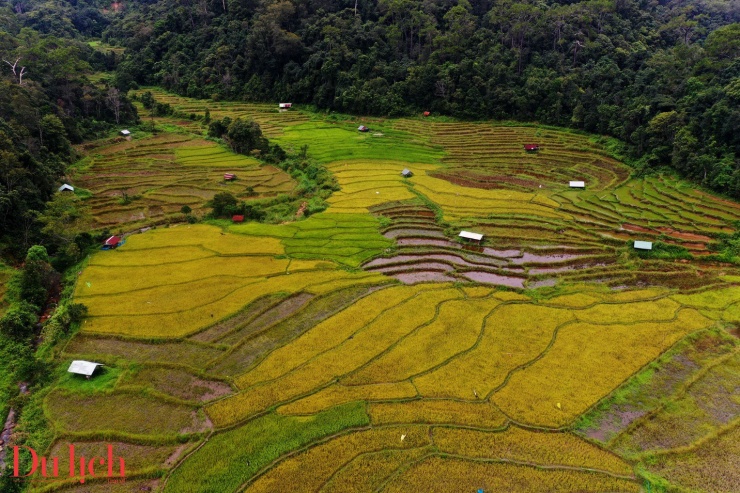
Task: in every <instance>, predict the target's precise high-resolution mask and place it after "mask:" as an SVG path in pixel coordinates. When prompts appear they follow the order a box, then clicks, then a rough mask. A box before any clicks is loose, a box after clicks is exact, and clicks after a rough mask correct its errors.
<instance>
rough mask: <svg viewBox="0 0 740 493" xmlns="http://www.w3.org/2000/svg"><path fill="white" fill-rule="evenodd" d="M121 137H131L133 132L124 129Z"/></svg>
mask: <svg viewBox="0 0 740 493" xmlns="http://www.w3.org/2000/svg"><path fill="white" fill-rule="evenodd" d="M121 135H123V136H125V137H128V136H129V135H131V132H129V131H128V130H126V129H124V130H121Z"/></svg>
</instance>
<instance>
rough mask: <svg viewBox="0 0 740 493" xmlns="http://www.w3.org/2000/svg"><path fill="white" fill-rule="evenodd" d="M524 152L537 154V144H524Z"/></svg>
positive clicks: (538, 147)
mask: <svg viewBox="0 0 740 493" xmlns="http://www.w3.org/2000/svg"><path fill="white" fill-rule="evenodd" d="M524 150H525V151H527V152H537V151H539V150H540V145H539V144H524Z"/></svg>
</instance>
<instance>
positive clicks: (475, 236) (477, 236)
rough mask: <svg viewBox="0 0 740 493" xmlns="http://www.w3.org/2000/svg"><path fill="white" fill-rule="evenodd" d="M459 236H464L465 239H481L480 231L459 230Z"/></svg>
mask: <svg viewBox="0 0 740 493" xmlns="http://www.w3.org/2000/svg"><path fill="white" fill-rule="evenodd" d="M459 236H460V238H465V239H466V240H474V241H481V240H483V235H482V234H480V233H471V232H470V231H460V235H459Z"/></svg>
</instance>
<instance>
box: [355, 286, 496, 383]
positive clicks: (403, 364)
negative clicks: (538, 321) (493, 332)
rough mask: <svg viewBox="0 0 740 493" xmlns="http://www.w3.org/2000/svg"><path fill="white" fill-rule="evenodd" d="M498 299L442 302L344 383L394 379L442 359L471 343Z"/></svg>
mask: <svg viewBox="0 0 740 493" xmlns="http://www.w3.org/2000/svg"><path fill="white" fill-rule="evenodd" d="M500 303H501V302H500V301H499V300H496V299H491V298H487V299H474V300H453V301H450V302H447V303H445V304H444V305H442V306H441V307H440V310H439V314H438V315H437V318H436V319H435V320H434V321H433V322H432V323H431V324H429V325H427V326H425V327H421V328H420V329H419V330H418V331H417V332H415V333H413V334H411V335H409V336H408V337H407V338H405V339H403V340H402V341H401V342H399V343H398V345H396V346H395V347H393V349H391V350H390V351H389V352H387V353H386V354H384V355H383V356H381V357H379V358H378V359H375V360H374V361H373V362H372V363H371V364H370V365H368V366H366V367H365V368H363V369H362V370H360V371H359V372H358V373H356V374H354V375H352V376H351V377H350V378H348V379H346V383H348V384H351V385H361V384H367V383H372V382H396V381H400V380H405V379H407V378H409V377H411V376H412V375H415V374H417V373H421V372H423V371H425V370H428V369H429V368H433V367H434V366H436V365H439V364H441V363H443V362H444V361H445V360H447V359H449V358H451V357H453V356H455V355H456V354H458V353H460V352H462V351H465V350H466V349H469V348H471V347H472V346H473V345H474V344H475V342H476V340H477V339H478V336H479V334H480V332H481V329H482V326H483V321H484V319H485V317H486V316H487V315H488V314H489V313H490V312H491V310H493V309H494V308H495V307H496V306H498V305H499V304H500Z"/></svg>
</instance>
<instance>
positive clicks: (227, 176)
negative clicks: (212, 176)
mask: <svg viewBox="0 0 740 493" xmlns="http://www.w3.org/2000/svg"><path fill="white" fill-rule="evenodd" d="M224 180H226V181H233V180H236V175H235V174H234V173H224Z"/></svg>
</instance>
